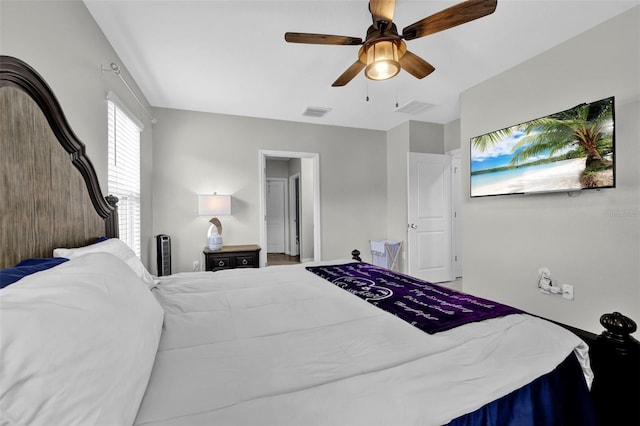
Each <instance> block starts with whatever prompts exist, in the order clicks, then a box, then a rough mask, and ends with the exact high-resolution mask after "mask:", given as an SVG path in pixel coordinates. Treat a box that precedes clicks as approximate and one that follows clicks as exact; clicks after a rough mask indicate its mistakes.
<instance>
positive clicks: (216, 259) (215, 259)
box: [206, 256, 233, 271]
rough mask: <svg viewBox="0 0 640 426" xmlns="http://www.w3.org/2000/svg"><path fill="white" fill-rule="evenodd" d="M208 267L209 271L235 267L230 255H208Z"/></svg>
mask: <svg viewBox="0 0 640 426" xmlns="http://www.w3.org/2000/svg"><path fill="white" fill-rule="evenodd" d="M206 259H207V262H206V269H207V271H213V270H214V269H229V268H233V264H232V263H231V258H230V257H228V256H207V258H206Z"/></svg>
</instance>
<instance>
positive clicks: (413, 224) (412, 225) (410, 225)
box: [409, 223, 418, 229]
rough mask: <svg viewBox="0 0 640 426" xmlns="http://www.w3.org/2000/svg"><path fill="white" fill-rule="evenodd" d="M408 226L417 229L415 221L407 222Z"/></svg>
mask: <svg viewBox="0 0 640 426" xmlns="http://www.w3.org/2000/svg"><path fill="white" fill-rule="evenodd" d="M409 228H411V229H418V225H416V224H415V223H410V224H409Z"/></svg>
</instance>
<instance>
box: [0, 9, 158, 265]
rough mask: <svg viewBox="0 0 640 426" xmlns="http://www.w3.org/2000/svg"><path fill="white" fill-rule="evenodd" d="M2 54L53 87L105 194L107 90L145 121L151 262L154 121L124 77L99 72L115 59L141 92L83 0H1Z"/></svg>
mask: <svg viewBox="0 0 640 426" xmlns="http://www.w3.org/2000/svg"><path fill="white" fill-rule="evenodd" d="M0 53H2V54H3V55H10V56H15V57H17V58H19V59H22V60H23V61H25V62H26V63H28V64H29V65H31V66H32V67H33V68H35V70H36V71H37V72H38V73H40V75H42V77H43V78H44V79H45V81H46V82H47V83H48V84H49V86H51V88H52V90H53V92H54V94H55V95H56V97H57V98H58V101H59V102H60V104H61V105H62V109H63V111H64V112H65V115H66V117H67V120H68V121H69V124H70V125H71V128H72V129H73V130H74V131H75V133H76V135H77V136H78V137H79V138H80V140H82V141H83V142H84V144H85V145H86V146H87V154H88V155H89V158H91V161H92V163H93V166H94V167H95V169H96V172H97V174H98V178H99V180H100V185H101V187H102V191H103V192H104V193H106V191H107V103H106V98H107V93H108V92H109V91H113V92H114V93H115V94H116V95H117V96H118V97H119V98H120V99H121V100H122V101H123V102H124V103H125V104H126V105H127V106H128V108H129V109H130V110H131V111H133V112H134V113H137V114H138V118H139V119H140V120H141V121H142V122H143V123H144V126H145V127H144V131H143V132H142V134H141V156H142V159H141V169H142V170H141V171H142V176H141V186H142V187H141V189H142V260H143V262H145V263H147V264H148V263H150V261H151V259H150V258H151V256H152V250H151V249H150V248H151V246H152V240H153V237H152V227H151V223H152V221H151V197H150V196H151V169H152V162H151V158H152V145H151V138H152V128H153V126H152V125H151V123H150V121H149V120H148V118H147V117H146V116H145V115H144V113H143V112H142V111H141V110H140V108H139V106H138V104H137V102H136V101H135V99H134V98H133V97H132V96H131V95H130V93H129V91H128V90H127V89H126V87H124V85H123V83H122V82H121V81H120V79H119V78H118V77H117V76H116V75H115V74H114V73H112V72H106V73H103V72H102V71H101V68H102V66H104V67H108V66H109V64H111V63H112V62H115V63H117V64H118V65H119V66H120V67H121V70H122V74H123V76H124V77H125V78H126V79H127V82H128V83H129V84H130V85H131V86H132V87H133V88H134V89H135V90H136V91H137V94H138V96H141V92H140V91H139V90H138V87H137V86H136V84H135V82H134V81H133V79H132V78H131V77H129V74H128V72H127V69H126V68H125V67H124V66H123V65H122V62H121V61H120V59H119V58H118V56H117V55H116V53H115V52H114V50H113V49H112V48H111V45H110V44H109V42H108V41H107V40H106V38H105V37H104V35H103V34H102V31H101V30H100V28H99V27H98V26H97V25H96V23H95V21H94V20H93V18H92V17H91V15H90V14H89V11H88V10H87V8H86V7H85V5H84V4H83V3H82V2H81V1H79V0H70V1H64V0H60V1H10V0H2V1H1V2H0ZM141 98H142V99H143V100H144V97H141ZM147 107H148V105H147Z"/></svg>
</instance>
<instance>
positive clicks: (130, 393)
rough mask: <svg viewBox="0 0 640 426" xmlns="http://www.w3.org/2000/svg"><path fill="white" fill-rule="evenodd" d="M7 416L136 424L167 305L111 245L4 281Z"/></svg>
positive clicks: (25, 420)
mask: <svg viewBox="0 0 640 426" xmlns="http://www.w3.org/2000/svg"><path fill="white" fill-rule="evenodd" d="M0 306H1V309H2V323H1V324H0V346H1V347H2V357H1V358H0V383H2V398H0V412H2V422H1V423H2V424H33V425H77V424H83V425H85V424H86V425H89V424H91V425H130V424H133V422H134V420H135V417H136V414H137V411H138V408H139V406H140V402H141V401H142V397H143V395H144V392H145V390H146V387H147V383H148V381H149V377H150V374H151V369H152V367H153V363H154V360H155V355H156V352H157V349H158V343H159V341H160V333H161V329H162V321H163V310H162V308H161V307H160V305H159V304H158V302H157V301H156V299H155V297H154V296H153V295H152V294H151V292H150V291H149V289H148V288H147V287H146V286H145V285H144V284H143V283H142V282H141V280H140V279H139V278H138V277H137V276H136V275H135V274H134V273H133V272H132V271H131V270H130V269H129V268H128V267H127V266H126V265H125V264H124V263H123V262H122V261H120V260H119V259H117V258H116V257H115V256H113V255H111V254H108V253H95V254H88V255H85V256H81V257H79V258H77V259H73V260H70V261H69V262H66V263H64V264H61V265H58V266H56V267H55V268H52V269H49V270H47V271H43V272H38V273H36V274H33V275H30V276H28V277H25V278H23V279H22V280H20V282H19V283H16V284H14V285H11V286H9V287H6V288H4V289H2V290H0Z"/></svg>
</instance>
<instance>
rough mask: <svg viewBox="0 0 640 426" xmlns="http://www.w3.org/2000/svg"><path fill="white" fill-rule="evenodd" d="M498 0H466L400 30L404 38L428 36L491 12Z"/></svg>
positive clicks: (411, 38)
mask: <svg viewBox="0 0 640 426" xmlns="http://www.w3.org/2000/svg"><path fill="white" fill-rule="evenodd" d="M497 5H498V0H467V1H465V2H462V3H458V4H456V5H455V6H451V7H449V8H447V9H444V10H442V11H440V12H438V13H435V14H433V15H431V16H429V17H427V18H424V19H422V20H420V21H418V22H415V23H413V24H411V25H409V26H408V27H406V28H405V29H403V30H402V37H403V38H404V39H405V40H413V39H415V38H419V37H424V36H428V35H430V34H435V33H437V32H440V31H444V30H446V29H449V28H453V27H456V26H458V25H461V24H465V23H467V22H470V21H473V20H474V19H478V18H482V17H483V16H487V15H490V14H492V13H493V12H494V11H495V10H496V6H497Z"/></svg>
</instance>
